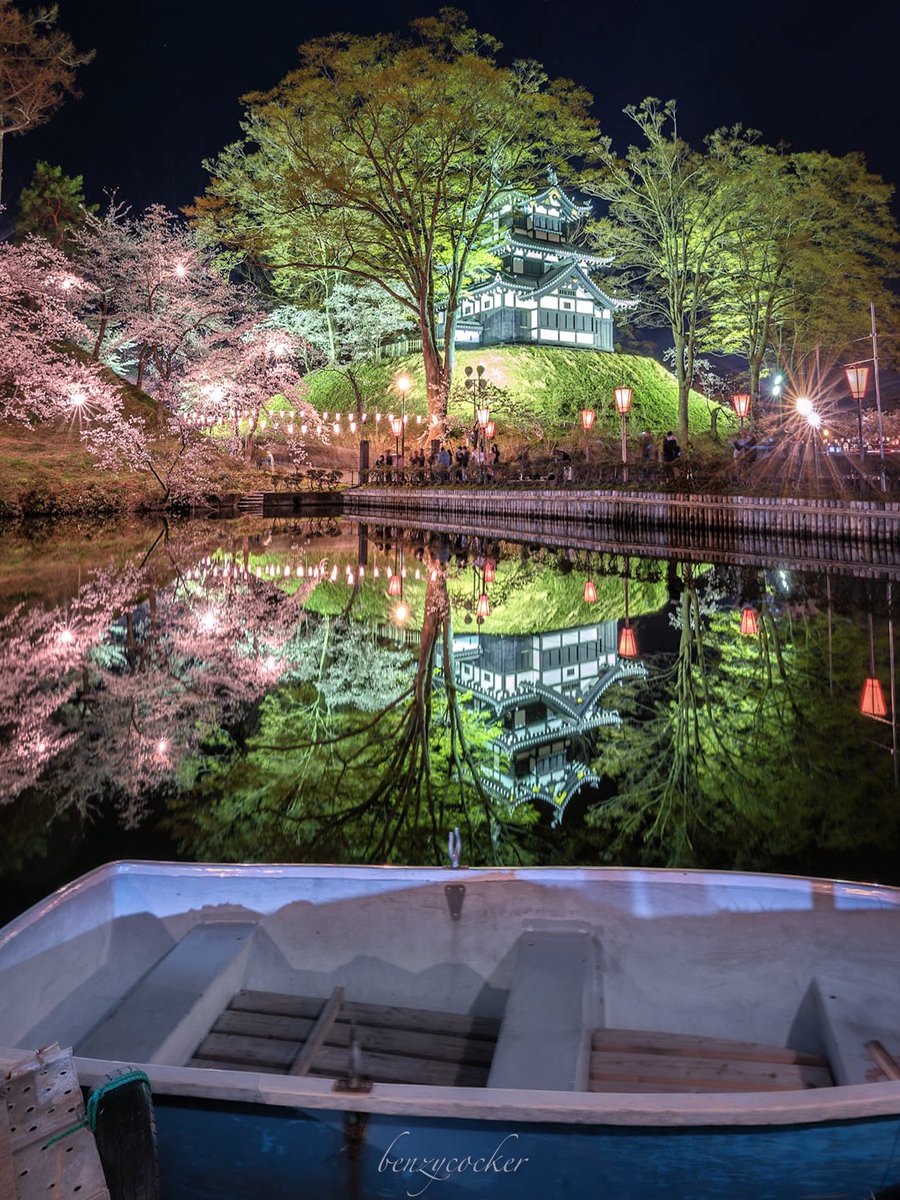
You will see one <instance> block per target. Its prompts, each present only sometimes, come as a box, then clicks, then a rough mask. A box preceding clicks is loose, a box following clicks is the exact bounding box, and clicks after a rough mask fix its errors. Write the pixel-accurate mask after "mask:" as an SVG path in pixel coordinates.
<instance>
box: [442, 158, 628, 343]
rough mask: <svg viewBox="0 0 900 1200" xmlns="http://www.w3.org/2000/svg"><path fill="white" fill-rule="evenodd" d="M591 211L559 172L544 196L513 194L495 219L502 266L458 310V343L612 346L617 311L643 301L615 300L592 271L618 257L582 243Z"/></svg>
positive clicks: (495, 249)
mask: <svg viewBox="0 0 900 1200" xmlns="http://www.w3.org/2000/svg"><path fill="white" fill-rule="evenodd" d="M590 211H591V206H590V204H576V203H575V201H574V200H572V199H571V198H570V197H569V196H567V195H566V193H565V192H564V191H563V189H562V188H561V187H560V186H559V184H558V183H557V181H556V176H555V175H554V174H552V173H551V176H550V184H549V186H548V187H547V188H546V189H545V190H544V191H543V192H541V193H540V194H539V195H537V196H534V197H532V198H531V199H527V198H526V197H524V196H522V195H521V194H518V193H511V194H510V195H509V197H508V199H507V200H506V202H505V203H504V204H503V205H502V206H501V207H500V209H499V210H498V212H497V213H496V215H495V217H494V222H495V233H496V241H495V242H494V243H493V245H491V247H490V248H491V250H492V251H493V252H494V253H495V254H496V255H497V256H498V258H499V259H500V262H501V269H500V270H499V271H497V272H496V273H495V274H493V275H491V276H490V277H488V278H486V279H483V280H481V281H479V282H476V283H474V284H473V285H471V286H470V287H469V288H468V290H467V292H466V295H465V297H464V299H463V301H462V304H461V306H460V308H459V310H458V314H457V323H456V338H455V343H456V345H457V346H493V345H498V344H500V343H504V342H539V343H541V344H542V345H547V346H554V345H556V346H558V345H564V346H584V347H587V348H590V349H594V350H612V349H613V332H614V317H615V313H616V312H617V311H618V310H620V309H629V308H633V307H634V306H635V305H636V303H637V301H635V300H622V299H615V298H614V297H612V296H610V295H608V294H607V293H606V292H604V291H603V289H602V288H600V287H598V285H597V284H596V283H595V282H594V280H593V278H592V275H593V273H595V272H597V271H599V270H601V269H602V268H603V267H607V266H609V264H610V263H611V262H612V258H611V257H607V258H602V257H600V256H598V255H596V254H588V253H587V252H586V251H585V250H584V249H582V248H581V247H580V246H578V245H577V244H576V243H577V242H578V240H579V237H580V234H581V228H582V225H583V222H584V219H585V218H586V217H587V216H588V214H589V213H590Z"/></svg>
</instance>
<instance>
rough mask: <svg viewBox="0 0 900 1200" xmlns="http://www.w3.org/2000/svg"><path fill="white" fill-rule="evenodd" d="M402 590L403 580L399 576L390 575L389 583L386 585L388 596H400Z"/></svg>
mask: <svg viewBox="0 0 900 1200" xmlns="http://www.w3.org/2000/svg"><path fill="white" fill-rule="evenodd" d="M402 588H403V580H402V579H401V578H400V576H399V575H392V576H391V580H390V583H389V584H388V595H389V596H399V595H400V594H401V591H402Z"/></svg>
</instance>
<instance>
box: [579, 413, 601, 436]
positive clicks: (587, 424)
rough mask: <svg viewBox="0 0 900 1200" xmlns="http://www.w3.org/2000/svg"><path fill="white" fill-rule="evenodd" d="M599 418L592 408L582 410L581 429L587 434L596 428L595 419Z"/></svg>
mask: <svg viewBox="0 0 900 1200" xmlns="http://www.w3.org/2000/svg"><path fill="white" fill-rule="evenodd" d="M596 416H597V414H596V412H595V411H594V409H592V408H583V409H582V410H581V428H582V429H583V430H584V432H585V433H587V431H588V430H589V429H593V427H594V418H595V417H596Z"/></svg>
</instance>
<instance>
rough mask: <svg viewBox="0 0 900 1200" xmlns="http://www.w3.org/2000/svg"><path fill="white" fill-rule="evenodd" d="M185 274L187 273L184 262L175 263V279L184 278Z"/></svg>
mask: <svg viewBox="0 0 900 1200" xmlns="http://www.w3.org/2000/svg"><path fill="white" fill-rule="evenodd" d="M186 275H187V267H186V266H185V265H184V263H176V264H175V278H176V279H184V277H185V276H186Z"/></svg>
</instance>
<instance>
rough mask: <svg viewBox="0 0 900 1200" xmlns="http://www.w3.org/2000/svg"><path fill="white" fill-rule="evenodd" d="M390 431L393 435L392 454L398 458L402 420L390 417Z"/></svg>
mask: <svg viewBox="0 0 900 1200" xmlns="http://www.w3.org/2000/svg"><path fill="white" fill-rule="evenodd" d="M391 430H392V431H393V434H394V454H395V455H396V456H397V457H398V458H399V456H400V435H401V434H402V433H403V432H404V427H403V418H402V417H391Z"/></svg>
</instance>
